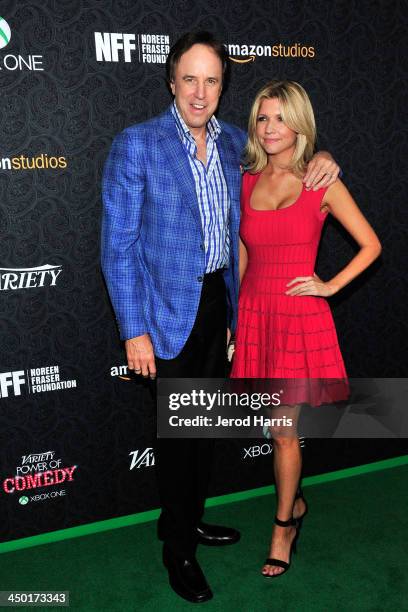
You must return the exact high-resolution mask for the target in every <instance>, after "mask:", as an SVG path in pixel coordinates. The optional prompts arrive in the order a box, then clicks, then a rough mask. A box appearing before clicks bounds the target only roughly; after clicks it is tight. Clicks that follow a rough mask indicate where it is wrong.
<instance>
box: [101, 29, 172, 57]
mask: <svg viewBox="0 0 408 612" xmlns="http://www.w3.org/2000/svg"><path fill="white" fill-rule="evenodd" d="M169 51H170V37H169V36H168V34H119V33H112V32H95V52H96V61H97V62H120V61H122V59H123V61H124V62H132V61H138V62H141V63H142V64H165V63H166V59H167V55H168V53H169Z"/></svg>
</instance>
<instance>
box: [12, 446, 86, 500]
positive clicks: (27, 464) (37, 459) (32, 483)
mask: <svg viewBox="0 0 408 612" xmlns="http://www.w3.org/2000/svg"><path fill="white" fill-rule="evenodd" d="M77 467H78V466H76V465H71V466H63V465H62V460H61V459H56V458H55V451H47V452H45V453H32V454H30V455H23V457H22V458H21V464H20V465H19V466H17V468H16V473H15V475H13V476H9V477H7V478H5V479H4V480H3V484H2V488H3V491H4V492H5V493H7V494H8V495H12V494H14V493H21V492H24V494H23V495H21V496H20V497H19V499H18V503H19V504H20V505H22V506H26V505H27V504H28V503H29V502H32V501H44V500H46V499H53V498H56V497H64V496H65V495H66V490H65V488H64V489H62V488H58V489H54V490H52V491H46V492H41V493H39V492H37V491H36V489H42V488H44V487H51V486H52V487H55V486H58V485H62V484H64V486H66V485H67V483H69V482H72V481H73V480H74V472H75V471H76V469H77ZM31 492H33V493H32V494H31Z"/></svg>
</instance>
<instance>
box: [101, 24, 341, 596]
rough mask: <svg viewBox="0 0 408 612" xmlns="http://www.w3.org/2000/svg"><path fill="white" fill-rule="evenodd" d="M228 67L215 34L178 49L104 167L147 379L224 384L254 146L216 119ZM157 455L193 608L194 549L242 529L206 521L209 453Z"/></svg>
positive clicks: (172, 547) (167, 555) (164, 530)
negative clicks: (164, 101)
mask: <svg viewBox="0 0 408 612" xmlns="http://www.w3.org/2000/svg"><path fill="white" fill-rule="evenodd" d="M227 61H228V58H227V53H226V50H225V47H224V45H222V44H221V43H220V42H218V41H217V40H216V39H215V38H214V37H213V36H212V35H211V34H209V33H206V32H198V33H188V34H186V35H184V36H183V37H182V38H180V39H179V40H178V41H177V42H176V43H175V45H174V46H173V47H172V49H171V50H170V54H169V57H168V61H167V77H168V81H169V85H170V88H171V92H172V94H173V96H174V102H173V104H172V106H171V107H170V108H169V109H168V110H167V111H165V112H164V113H163V114H162V115H160V116H159V117H155V118H153V119H151V120H150V121H147V122H145V123H142V124H138V125H134V126H132V127H130V128H128V129H126V130H124V131H123V132H122V133H121V134H119V135H118V136H117V137H116V138H115V140H114V142H113V145H112V149H111V151H110V154H109V157H108V160H107V162H106V166H105V171H104V180H103V201H104V217H103V227H102V267H103V271H104V275H105V278H106V282H107V286H108V290H109V294H110V297H111V300H112V303H113V307H114V310H115V313H116V318H117V321H118V324H119V328H120V333H121V339H122V340H124V341H125V346H126V353H127V359H128V366H129V369H132V370H133V369H134V371H135V372H136V373H139V374H142V375H143V376H144V377H148V376H150V377H151V378H155V376H156V372H157V374H158V375H159V376H161V377H167V378H170V377H172V378H173V377H176V378H182V377H184V378H194V377H207V378H215V377H223V376H225V350H226V338H227V327H229V328H230V329H232V330H234V327H235V318H236V310H237V296H238V228H239V206H240V205H239V197H240V159H241V154H242V151H243V148H244V145H245V141H246V135H245V133H244V132H243V131H242V130H240V129H239V128H237V127H234V126H232V125H229V124H227V123H225V122H223V121H217V119H216V118H215V116H214V113H215V111H216V109H217V106H218V103H219V99H220V96H221V92H222V86H223V81H224V78H225V72H226V69H227ZM319 160H320V161H319ZM337 173H338V169H337V166H336V164H335V163H334V162H333V160H332V159H331V157H330V156H328V155H324V154H320V158H317V159H315V160H314V161H313V162H311V167H310V169H309V171H308V174H307V175H306V178H307V180H308V183H310V184H312V185H313V184H314V185H315V184H317V183H318V184H319V186H322V185H324V184H326V185H327V184H330V183H331V182H332V181H333V180H335V179H336V178H337ZM329 175H330V176H329ZM156 454H157V469H156V472H157V476H158V488H159V494H160V501H161V506H162V513H161V516H160V519H159V524H158V533H159V537H160V539H162V540H163V541H164V546H163V562H164V564H165V566H166V567H167V570H168V572H169V581H170V585H171V586H172V588H173V589H174V591H176V593H178V594H179V595H180V596H181V597H184V598H185V599H187V600H188V601H191V602H194V603H196V602H201V601H206V600H208V599H210V598H211V597H212V593H211V590H210V587H209V585H208V583H207V581H206V579H205V577H204V574H203V572H202V570H201V568H200V566H199V564H198V562H197V560H196V558H195V551H196V547H197V544H198V543H202V544H208V545H223V544H230V543H234V542H237V541H238V539H239V533H238V532H237V531H236V530H234V529H231V528H227V527H219V526H214V525H207V524H205V523H203V522H202V520H201V519H202V515H203V511H204V501H205V496H206V491H207V484H208V479H209V474H210V466H211V458H212V454H213V442H212V440H197V439H192V440H189V439H182V440H171V439H159V440H158V441H157V449H156Z"/></svg>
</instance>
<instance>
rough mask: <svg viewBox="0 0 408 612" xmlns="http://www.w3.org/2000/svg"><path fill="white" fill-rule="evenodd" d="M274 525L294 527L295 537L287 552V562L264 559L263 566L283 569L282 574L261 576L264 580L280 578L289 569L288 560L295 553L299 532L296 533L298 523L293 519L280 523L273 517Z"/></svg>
mask: <svg viewBox="0 0 408 612" xmlns="http://www.w3.org/2000/svg"><path fill="white" fill-rule="evenodd" d="M274 522H275V525H279V527H295V528H296V535H295V537H294V538H293V540H292V544H291V545H290V550H289V561H282V559H273V558H271V557H269V558H268V559H266V561H265V563H264V565H276V566H277V567H282V568H283V572H280V573H279V574H263V573H262V575H263V576H265V578H277V577H278V576H282V575H283V574H284V573H285V572H287V571H288V569H289V567H290V560H291V557H292V552H293V553H295V552H296V540H297V538H298V535H299V531H298V522H297V519H294V518H290V519H288V520H287V521H281V520H280V519H278V517H277V516H275V521H274Z"/></svg>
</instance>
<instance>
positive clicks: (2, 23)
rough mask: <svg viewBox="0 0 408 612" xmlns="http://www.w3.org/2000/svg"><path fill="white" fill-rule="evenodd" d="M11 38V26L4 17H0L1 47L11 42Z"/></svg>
mask: <svg viewBox="0 0 408 612" xmlns="http://www.w3.org/2000/svg"><path fill="white" fill-rule="evenodd" d="M10 38H11V30H10V26H9V24H8V23H7V21H6V20H5V19H3V17H0V49H3V47H5V46H6V45H8V44H9V42H10Z"/></svg>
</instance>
